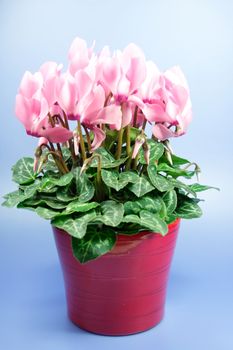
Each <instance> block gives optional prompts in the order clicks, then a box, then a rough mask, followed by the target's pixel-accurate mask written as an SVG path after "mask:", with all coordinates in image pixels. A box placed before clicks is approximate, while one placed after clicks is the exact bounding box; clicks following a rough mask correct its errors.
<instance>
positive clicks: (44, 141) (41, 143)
mask: <svg viewBox="0 0 233 350" xmlns="http://www.w3.org/2000/svg"><path fill="white" fill-rule="evenodd" d="M47 143H48V140H47V139H46V138H45V137H40V138H39V142H38V147H40V146H41V145H44V144H45V145H47Z"/></svg>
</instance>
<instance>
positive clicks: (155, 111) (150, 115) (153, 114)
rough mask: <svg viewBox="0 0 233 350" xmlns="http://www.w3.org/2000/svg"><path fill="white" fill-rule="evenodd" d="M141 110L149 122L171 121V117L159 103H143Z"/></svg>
mask: <svg viewBox="0 0 233 350" xmlns="http://www.w3.org/2000/svg"><path fill="white" fill-rule="evenodd" d="M142 112H143V114H144V115H145V117H146V119H147V120H149V121H150V122H157V123H164V122H173V119H172V118H171V117H170V116H169V115H168V114H167V113H165V111H164V108H163V107H162V106H161V105H160V103H153V104H150V103H145V104H144V107H143V108H142Z"/></svg>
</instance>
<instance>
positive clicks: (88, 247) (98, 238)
mask: <svg viewBox="0 0 233 350" xmlns="http://www.w3.org/2000/svg"><path fill="white" fill-rule="evenodd" d="M115 243H116V234H115V232H114V231H113V230H112V229H110V228H109V227H103V228H102V229H101V230H97V227H96V226H94V227H93V226H88V228H87V232H86V234H85V236H84V237H83V238H82V239H76V238H73V239H72V250H73V255H74V257H75V258H76V259H78V260H79V261H80V263H82V264H84V263H86V262H88V261H90V260H93V259H96V258H98V257H99V256H101V255H104V254H105V253H107V252H109V251H110V250H111V249H112V248H113V247H114V245H115Z"/></svg>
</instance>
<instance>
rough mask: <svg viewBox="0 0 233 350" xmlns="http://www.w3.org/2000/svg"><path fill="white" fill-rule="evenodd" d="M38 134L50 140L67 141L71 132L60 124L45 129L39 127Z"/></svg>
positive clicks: (71, 134) (55, 141) (56, 141)
mask: <svg viewBox="0 0 233 350" xmlns="http://www.w3.org/2000/svg"><path fill="white" fill-rule="evenodd" d="M40 136H43V137H45V138H47V139H48V140H49V141H50V142H54V143H58V142H60V143H63V142H66V141H68V140H69V139H70V138H71V137H72V136H73V133H72V131H70V130H68V129H66V128H63V127H62V126H55V127H54V128H48V129H45V130H43V129H41V130H40Z"/></svg>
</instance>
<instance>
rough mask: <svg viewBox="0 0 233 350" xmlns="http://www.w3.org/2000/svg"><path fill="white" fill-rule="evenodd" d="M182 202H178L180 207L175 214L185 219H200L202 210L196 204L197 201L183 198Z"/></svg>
mask: <svg viewBox="0 0 233 350" xmlns="http://www.w3.org/2000/svg"><path fill="white" fill-rule="evenodd" d="M182 198H183V199H182V200H179V201H178V206H177V208H176V210H175V212H174V214H175V215H176V216H177V217H179V218H183V219H194V218H199V217H200V216H201V215H202V210H201V208H200V207H199V205H198V204H197V203H196V201H195V199H191V198H188V197H185V196H182Z"/></svg>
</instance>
